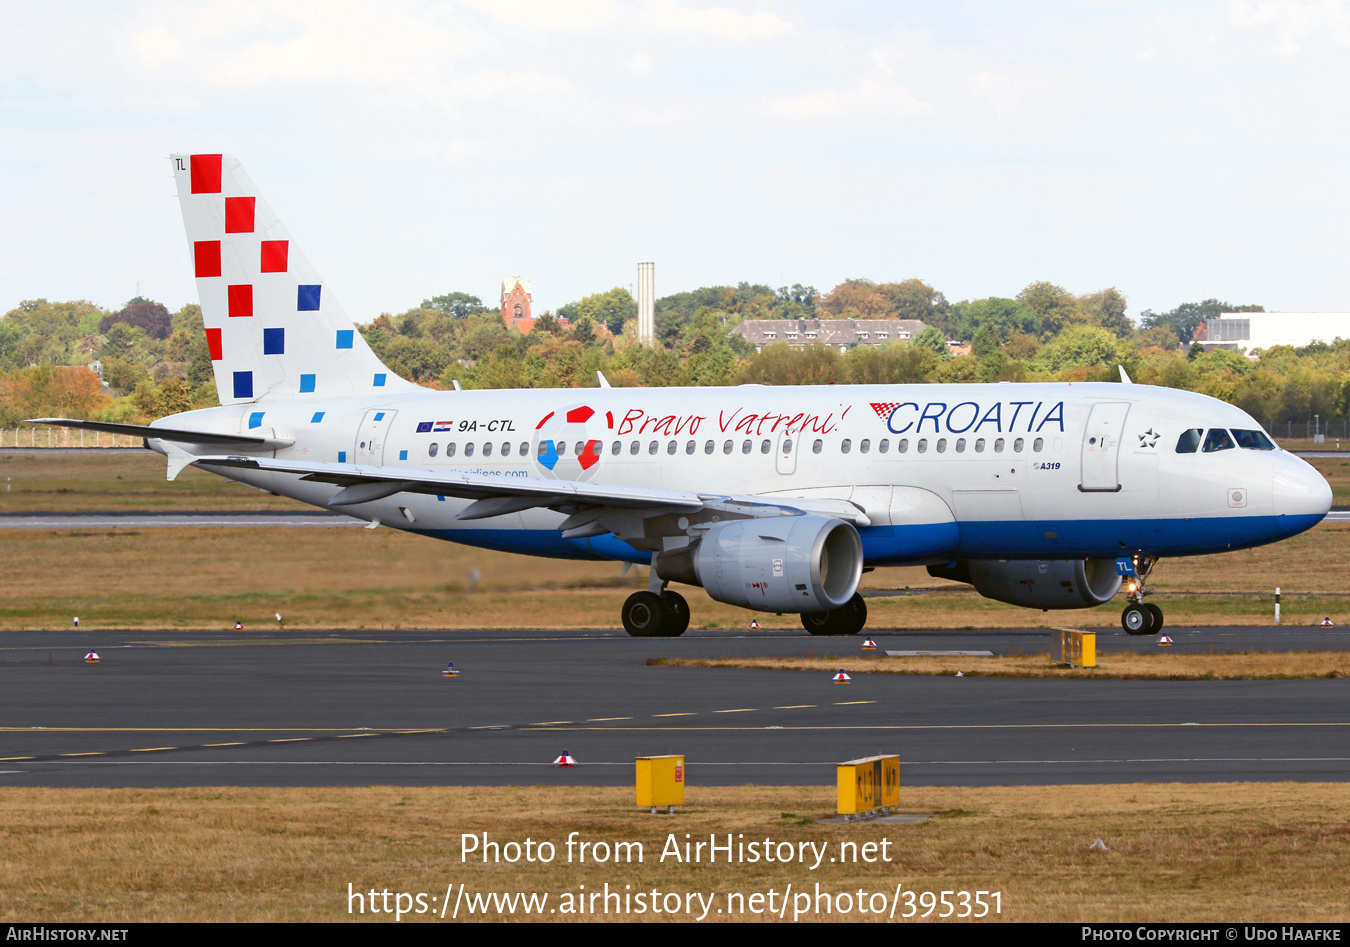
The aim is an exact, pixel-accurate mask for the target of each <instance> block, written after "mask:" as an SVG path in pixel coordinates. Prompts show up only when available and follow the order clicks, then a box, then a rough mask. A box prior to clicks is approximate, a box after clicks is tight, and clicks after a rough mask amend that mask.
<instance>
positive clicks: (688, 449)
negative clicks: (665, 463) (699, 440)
mask: <svg viewBox="0 0 1350 947" xmlns="http://www.w3.org/2000/svg"><path fill="white" fill-rule="evenodd" d="M697 447H698V445H697V444H695V443H694V442H693V441H689V442H687V443H686V444H685V445H684V452H685V453H686V454H692V453H693V452H694V449H695V448H697Z"/></svg>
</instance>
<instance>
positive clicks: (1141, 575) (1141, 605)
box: [1120, 556, 1163, 635]
mask: <svg viewBox="0 0 1350 947" xmlns="http://www.w3.org/2000/svg"><path fill="white" fill-rule="evenodd" d="M1157 564H1158V560H1157V559H1149V558H1147V557H1144V556H1136V557H1135V559H1134V570H1135V575H1133V576H1131V577H1130V578H1129V579H1128V580H1127V581H1128V582H1129V585H1128V590H1127V592H1126V597H1127V598H1128V599H1129V603H1130V604H1128V605H1126V606H1125V610H1124V611H1123V612H1121V613H1120V627H1122V628H1124V629H1125V633H1126V634H1129V635H1156V634H1157V633H1158V632H1160V631H1162V629H1163V612H1162V609H1161V608H1159V607H1158V606H1157V605H1154V604H1153V603H1152V602H1145V601H1144V596H1145V595H1152V594H1153V590H1152V589H1150V588H1148V587H1146V586H1145V585H1144V581H1145V580H1146V579H1147V578H1148V577H1149V575H1151V574H1152V572H1153V567H1154V566H1156V565H1157Z"/></svg>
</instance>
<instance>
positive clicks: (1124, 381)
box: [1116, 365, 1134, 385]
mask: <svg viewBox="0 0 1350 947" xmlns="http://www.w3.org/2000/svg"><path fill="white" fill-rule="evenodd" d="M1116 368H1119V369H1120V383H1121V384H1122V385H1133V384H1134V382H1132V381H1130V376H1129V375H1127V374H1126V373H1125V366H1124V365H1117V366H1116Z"/></svg>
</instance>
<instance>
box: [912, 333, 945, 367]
mask: <svg viewBox="0 0 1350 947" xmlns="http://www.w3.org/2000/svg"><path fill="white" fill-rule="evenodd" d="M914 344H915V345H917V346H920V347H922V348H926V349H929V350H931V351H932V352H933V353H934V354H935V355H937V356H938V357H939V358H943V359H946V358H950V357H951V354H952V352H951V349H950V348H949V347H948V345H947V337H946V336H945V335H944V334H943V332H942V330H941V329H939V328H938V327H937V326H928V327H927V328H925V329H924V330H923V331H922V332H920V333H919V334H918V335H917V336H915V338H914Z"/></svg>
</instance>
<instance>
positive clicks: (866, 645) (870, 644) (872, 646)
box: [862, 638, 877, 651]
mask: <svg viewBox="0 0 1350 947" xmlns="http://www.w3.org/2000/svg"><path fill="white" fill-rule="evenodd" d="M862 649H863V650H864V651H875V650H877V643H876V642H875V641H873V640H872V639H871V638H865V639H863V647H862Z"/></svg>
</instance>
